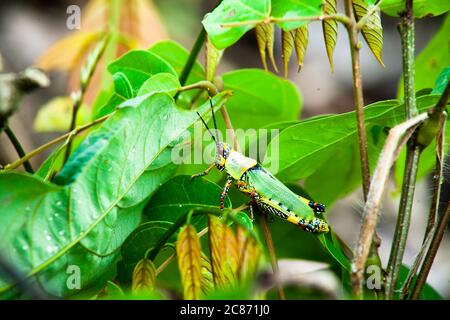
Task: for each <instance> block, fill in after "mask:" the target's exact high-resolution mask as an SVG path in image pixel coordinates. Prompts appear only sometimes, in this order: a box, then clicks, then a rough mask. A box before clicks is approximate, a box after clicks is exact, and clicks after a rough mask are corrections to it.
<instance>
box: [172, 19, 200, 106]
mask: <svg viewBox="0 0 450 320" xmlns="http://www.w3.org/2000/svg"><path fill="white" fill-rule="evenodd" d="M205 39H206V30H205V28H203V27H202V29H201V30H200V33H199V34H198V36H197V39H196V40H195V43H194V46H193V47H192V50H191V52H190V54H189V57H188V59H187V60H186V63H185V64H184V67H183V70H182V71H181V75H180V84H181V85H182V86H184V85H185V84H186V81H187V79H188V77H189V74H190V73H191V70H192V67H193V66H194V64H195V61H197V57H198V55H199V53H200V50H201V49H202V47H203V43H204V42H205ZM179 95H180V92H177V94H176V95H175V97H174V99H175V101H176V100H177V99H178V96H179Z"/></svg>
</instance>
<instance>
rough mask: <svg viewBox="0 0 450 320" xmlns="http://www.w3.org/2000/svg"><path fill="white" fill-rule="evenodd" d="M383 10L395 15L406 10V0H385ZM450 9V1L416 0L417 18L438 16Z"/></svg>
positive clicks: (382, 5) (415, 13)
mask: <svg viewBox="0 0 450 320" xmlns="http://www.w3.org/2000/svg"><path fill="white" fill-rule="evenodd" d="M381 10H382V11H383V12H384V13H386V14H388V15H390V16H394V17H399V16H400V15H401V14H402V13H403V12H404V11H405V1H404V0H383V2H382V3H381ZM449 10H450V2H449V1H446V0H414V1H413V12H414V16H415V17H416V18H423V17H430V16H431V17H432V16H438V15H440V14H443V13H446V12H447V11H449Z"/></svg>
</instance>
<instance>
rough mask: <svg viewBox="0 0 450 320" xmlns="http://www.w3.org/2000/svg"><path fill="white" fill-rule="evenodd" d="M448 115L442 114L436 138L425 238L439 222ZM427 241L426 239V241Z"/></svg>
mask: <svg viewBox="0 0 450 320" xmlns="http://www.w3.org/2000/svg"><path fill="white" fill-rule="evenodd" d="M446 118H447V114H446V113H445V112H443V113H442V114H441V121H440V125H439V127H440V129H439V131H438V134H437V136H436V168H435V171H434V175H433V181H434V185H433V190H434V191H433V198H432V199H431V205H430V213H429V214H428V222H427V226H426V229H425V236H424V238H426V237H427V236H428V233H429V232H430V230H431V229H432V228H433V227H434V225H435V224H436V222H437V213H438V210H439V198H440V196H441V184H442V176H443V173H444V141H445V122H446ZM424 241H425V239H424Z"/></svg>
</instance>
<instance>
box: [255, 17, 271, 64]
mask: <svg viewBox="0 0 450 320" xmlns="http://www.w3.org/2000/svg"><path fill="white" fill-rule="evenodd" d="M255 33H256V41H257V43H258V50H259V55H260V56H261V62H262V64H263V67H264V70H266V71H267V70H269V69H268V68H267V61H266V43H267V35H266V24H265V23H260V24H258V25H256V28H255Z"/></svg>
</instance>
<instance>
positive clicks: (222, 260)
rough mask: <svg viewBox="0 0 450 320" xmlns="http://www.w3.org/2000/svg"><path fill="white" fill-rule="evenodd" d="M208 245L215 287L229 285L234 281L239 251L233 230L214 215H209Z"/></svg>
mask: <svg viewBox="0 0 450 320" xmlns="http://www.w3.org/2000/svg"><path fill="white" fill-rule="evenodd" d="M208 222H209V224H208V227H209V247H210V250H211V265H212V271H213V277H214V284H215V286H216V287H229V286H230V285H233V284H234V283H235V282H236V278H237V268H238V259H239V251H238V244H237V240H236V237H235V235H234V232H233V230H232V229H231V228H230V227H228V226H227V225H226V223H225V222H223V221H221V220H220V219H219V218H217V217H216V216H212V215H210V216H209V219H208Z"/></svg>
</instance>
